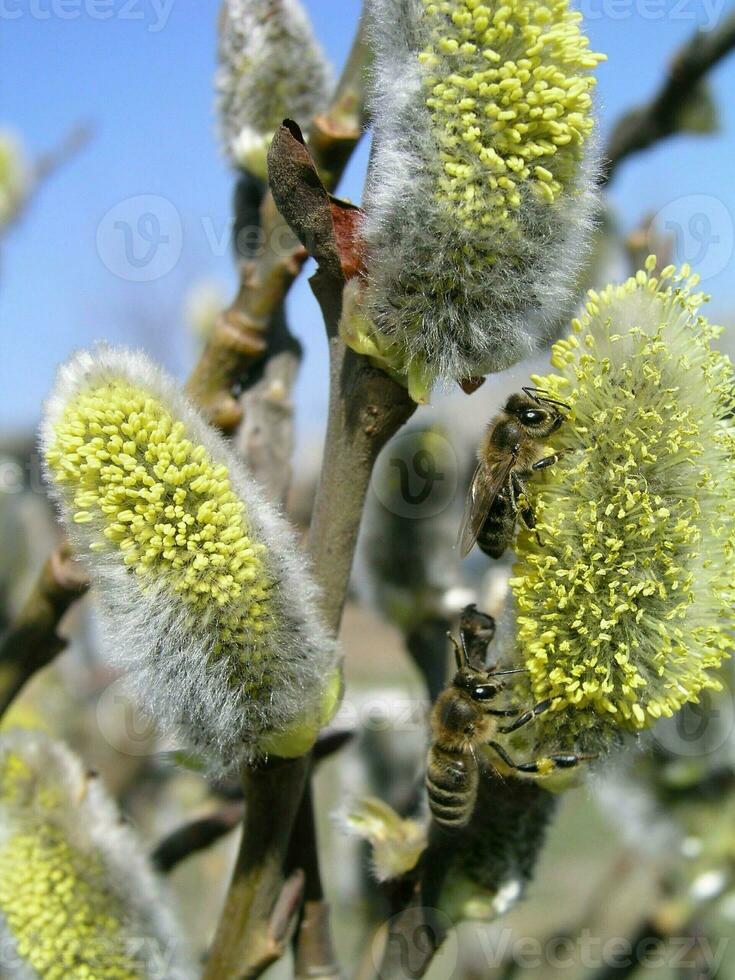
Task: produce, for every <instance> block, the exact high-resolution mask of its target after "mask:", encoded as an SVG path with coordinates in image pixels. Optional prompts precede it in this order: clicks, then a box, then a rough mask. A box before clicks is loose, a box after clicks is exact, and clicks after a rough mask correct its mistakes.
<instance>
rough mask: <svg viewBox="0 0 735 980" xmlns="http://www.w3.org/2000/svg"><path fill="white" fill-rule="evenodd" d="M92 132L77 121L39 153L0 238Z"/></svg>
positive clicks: (83, 145)
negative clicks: (59, 139) (26, 183)
mask: <svg viewBox="0 0 735 980" xmlns="http://www.w3.org/2000/svg"><path fill="white" fill-rule="evenodd" d="M93 133H94V129H93V127H92V126H91V125H89V124H88V123H79V124H77V125H76V126H74V127H73V128H72V129H70V130H69V132H68V133H67V134H66V135H65V136H64V137H63V139H62V140H61V142H60V143H59V144H58V146H55V147H53V148H52V149H51V150H48V151H47V152H46V153H43V154H41V156H39V157H38V158H37V159H36V160H35V161H34V162H33V163H32V164H31V168H30V170H31V173H30V187H29V188H28V190H27V192H26V193H25V194H24V196H23V199H22V200H21V201H19V202H18V206H17V208H16V209H15V210H14V211H13V213H12V214H11V215H10V217H9V218H8V219H7V221H6V222H5V223H4V224H3V226H2V227H1V228H0V239H2V238H3V237H4V235H5V234H6V232H7V231H8V229H9V228H10V227H11V226H12V225H14V224H15V223H16V222H17V221H18V220H19V218H20V217H21V216H22V214H23V212H24V211H25V210H26V208H27V207H28V205H29V203H30V202H31V200H32V199H33V196H34V194H36V192H37V191H38V189H39V188H40V186H41V185H42V184H43V183H45V182H46V180H48V178H49V177H51V176H52V174H54V173H55V172H56V171H57V170H59V169H60V168H61V167H63V166H64V165H65V164H66V163H67V162H68V161H69V160H71V159H72V158H73V157H75V156H76V155H77V154H78V153H80V152H81V151H82V150H83V149H84V147H85V146H86V145H87V144H88V143H89V141H90V140H91V138H92V135H93Z"/></svg>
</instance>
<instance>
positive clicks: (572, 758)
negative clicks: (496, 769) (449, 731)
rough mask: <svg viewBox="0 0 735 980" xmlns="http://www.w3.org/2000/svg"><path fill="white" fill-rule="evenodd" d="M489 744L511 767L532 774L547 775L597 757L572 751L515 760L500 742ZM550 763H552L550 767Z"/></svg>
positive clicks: (573, 767)
mask: <svg viewBox="0 0 735 980" xmlns="http://www.w3.org/2000/svg"><path fill="white" fill-rule="evenodd" d="M487 744H488V745H489V746H490V748H491V749H493V750H494V751H495V752H497V753H498V755H499V756H500V758H501V759H502V760H503V762H504V763H505V764H506V766H508V768H509V769H515V771H516V772H525V773H529V774H531V775H544V776H546V775H548V774H549V772H553V771H554V770H555V769H576V767H577V766H579V765H581V764H582V763H583V762H589V761H590V760H591V759H596V758H597V756H595V755H575V754H574V753H571V754H569V755H547V756H544V758H543V759H539V760H538V761H536V762H514V761H513V760H512V759H511V757H510V756H509V755H508V753H507V752H506V751H505V749H504V748H503V746H502V745H500V744H498V742H488V743H487ZM544 763H546V765H544ZM549 763H551V766H550V767H549Z"/></svg>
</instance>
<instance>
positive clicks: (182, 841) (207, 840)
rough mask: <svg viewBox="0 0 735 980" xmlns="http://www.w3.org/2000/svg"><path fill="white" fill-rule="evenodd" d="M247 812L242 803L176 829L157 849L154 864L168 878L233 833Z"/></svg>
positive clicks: (152, 858) (230, 805) (152, 857)
mask: <svg viewBox="0 0 735 980" xmlns="http://www.w3.org/2000/svg"><path fill="white" fill-rule="evenodd" d="M244 812H245V809H244V806H243V804H242V803H230V804H229V805H228V806H223V807H221V808H220V809H219V810H217V811H216V812H215V813H211V814H209V815H208V816H206V817H201V818H200V819H199V820H192V821H191V822H190V823H187V824H184V825H183V826H182V827H177V828H176V830H174V831H172V832H171V833H170V834H169V835H168V836H167V837H164V838H163V840H162V841H160V842H159V843H158V844H157V845H156V847H155V849H154V851H153V853H152V854H151V863H152V864H153V866H154V867H155V868H156V869H157V870H158V871H160V872H161V873H162V874H167V873H168V872H169V871H172V870H173V869H174V868H175V867H176V866H177V865H179V864H181V862H182V861H185V860H186V859H187V858H190V857H192V855H194V854H197V853H199V851H205V850H206V849H207V848H209V847H211V846H212V845H213V844H216V843H217V841H218V840H221V839H222V838H223V837H225V836H226V835H227V834H229V833H230V832H231V831H232V830H234V829H235V827H237V825H238V824H239V823H240V821H241V820H242V818H243V814H244Z"/></svg>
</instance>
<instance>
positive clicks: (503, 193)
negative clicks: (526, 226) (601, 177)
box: [419, 0, 604, 232]
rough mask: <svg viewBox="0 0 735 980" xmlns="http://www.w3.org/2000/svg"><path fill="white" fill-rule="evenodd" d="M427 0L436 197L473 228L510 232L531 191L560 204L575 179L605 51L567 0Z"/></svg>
mask: <svg viewBox="0 0 735 980" xmlns="http://www.w3.org/2000/svg"><path fill="white" fill-rule="evenodd" d="M421 2H422V4H423V7H424V12H423V20H424V22H425V23H426V25H428V26H429V27H430V30H431V42H430V43H429V45H428V46H427V47H426V48H425V49H424V50H423V51H422V52H420V54H419V60H420V61H421V63H422V65H423V66H424V68H425V71H426V74H425V77H424V85H425V91H426V105H427V107H428V109H429V110H430V113H431V119H432V125H433V133H434V138H435V139H436V141H437V144H438V148H439V152H440V165H441V174H440V177H439V182H438V187H437V192H436V193H437V197H438V198H440V199H441V200H442V201H443V202H445V203H446V204H447V205H448V206H449V207H450V208H452V209H453V211H454V213H455V214H456V215H457V217H458V219H459V220H460V221H461V222H462V223H463V224H464V225H465V227H467V228H468V229H470V230H471V229H476V230H477V231H483V232H484V231H486V230H488V229H491V228H495V229H502V230H504V231H512V230H513V229H514V227H515V226H516V223H517V220H518V212H519V210H520V208H521V205H522V202H523V195H524V194H525V193H526V192H527V191H528V190H530V193H532V194H534V195H535V196H536V197H537V198H538V199H539V200H540V201H542V202H546V203H548V204H553V203H554V202H555V201H556V200H557V199H558V198H559V196H560V195H561V193H562V192H563V190H564V189H565V186H566V185H567V184H569V183H570V182H571V181H573V180H574V179H575V178H576V176H577V173H578V169H579V163H580V160H581V159H582V156H583V150H584V144H585V142H586V141H587V139H588V138H589V136H590V133H591V131H592V128H593V117H592V113H591V107H592V95H591V93H592V90H593V88H594V85H595V82H596V79H595V78H594V76H593V75H592V70H593V69H594V68H595V67H596V66H597V64H598V63H599V62H600V61H602V60H604V59H603V56H602V55H599V54H594V53H592V52H591V51H590V50H589V47H588V45H589V42H588V39H587V38H586V37H585V35H584V34H583V33H582V31H581V29H580V22H581V19H582V18H581V14H578V13H575V12H573V11H572V10H570V8H569V4H568V2H567V0H550V2H548V3H546V4H544V3H539V2H537V0H510V2H508V3H504V4H493V5H491V4H485V3H481V2H479V0H440V2H436V0H421ZM511 51H513V52H517V54H515V58H510V57H509V56H508V55H509V52H511ZM499 52H503V54H502V55H501V54H500V53H499Z"/></svg>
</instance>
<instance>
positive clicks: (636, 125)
mask: <svg viewBox="0 0 735 980" xmlns="http://www.w3.org/2000/svg"><path fill="white" fill-rule="evenodd" d="M734 47H735V12H732V13H730V14H729V15H728V16H727V17H726V18H725V19H724V20H723V21H722V23H721V24H720V25H719V26H718V27H716V28H715V29H714V30H712V31H709V32H705V31H701V30H700V31H697V33H696V34H694V36H693V37H692V38H691V39H690V40H689V41H688V42H687V44H686V45H685V46H684V47H683V48H682V49H681V50H680V51H679V52H678V53H677V54H676V56H675V57H674V60H673V62H672V64H671V67H670V69H669V72H668V74H667V76H666V78H665V79H664V81H663V84H662V85H661V88H660V89H659V91H658V92H657V93H656V95H655V96H654V97H653V99H651V101H650V102H648V103H647V104H646V105H643V106H641V107H640V108H638V109H635V110H634V111H633V112H631V113H629V114H627V115H626V116H625V117H624V118H623V119H621V120H620V122H619V123H618V125H617V126H616V128H615V129H614V130H613V133H612V136H611V137H610V140H609V143H608V145H607V149H606V152H605V155H604V156H605V164H604V166H603V171H602V173H601V176H600V182H601V183H603V184H604V183H607V182H608V181H609V180H611V179H612V177H613V176H614V174H615V172H616V171H617V169H618V167H619V166H620V164H621V163H622V162H623V160H625V159H627V158H628V157H629V156H631V155H632V154H633V153H639V152H641V151H642V150H646V149H648V147H650V146H652V145H653V144H654V143H658V142H660V141H661V140H664V139H666V138H667V137H668V136H671V134H672V133H674V132H676V129H677V121H678V117H679V114H680V112H681V110H682V108H683V107H684V105H685V104H686V102H687V100H688V99H689V98H691V96H692V94H693V92H694V91H695V89H696V86H697V84H698V83H699V82H701V80H702V79H703V78H704V76H705V75H706V74H707V73H708V72H709V71H711V69H712V68H714V67H715V65H716V64H717V63H718V62H719V61H721V60H722V59H723V58H724V57H725V56H726V55H727V54H729V53H730V51H732V50H733V48H734Z"/></svg>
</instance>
